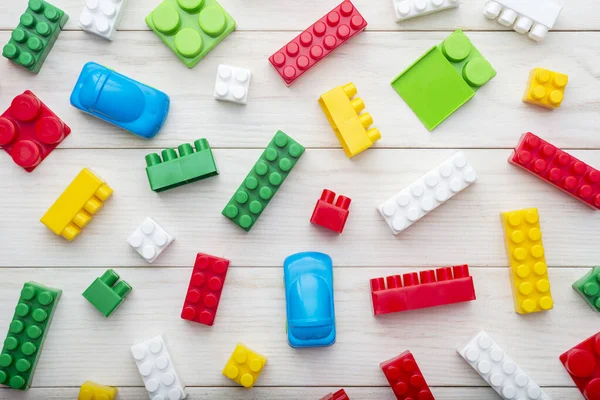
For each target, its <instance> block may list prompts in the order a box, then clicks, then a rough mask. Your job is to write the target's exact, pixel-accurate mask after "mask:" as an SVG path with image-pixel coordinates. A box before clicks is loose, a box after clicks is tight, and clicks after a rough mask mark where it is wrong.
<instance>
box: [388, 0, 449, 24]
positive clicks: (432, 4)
mask: <svg viewBox="0 0 600 400" xmlns="http://www.w3.org/2000/svg"><path fill="white" fill-rule="evenodd" d="M460 2H461V0H392V4H393V5H394V11H395V12H396V22H400V21H404V20H407V19H410V18H415V17H420V16H422V15H427V14H433V13H436V12H438V11H442V10H447V9H449V8H455V7H458V5H459V4H460Z"/></svg>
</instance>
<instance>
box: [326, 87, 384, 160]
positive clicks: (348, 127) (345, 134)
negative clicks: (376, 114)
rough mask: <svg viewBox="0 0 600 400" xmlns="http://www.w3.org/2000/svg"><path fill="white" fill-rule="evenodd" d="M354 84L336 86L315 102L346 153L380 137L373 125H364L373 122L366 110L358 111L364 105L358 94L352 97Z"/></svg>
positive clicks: (354, 150)
mask: <svg viewBox="0 0 600 400" xmlns="http://www.w3.org/2000/svg"><path fill="white" fill-rule="evenodd" d="M355 95H356V86H354V84H353V83H348V84H347V85H345V86H338V87H336V88H334V89H333V90H330V91H329V92H327V93H325V94H324V95H322V96H321V97H320V98H319V104H320V105H321V108H322V109H323V112H324V113H325V116H327V119H328V120H329V124H330V125H331V127H332V128H333V131H334V132H335V135H336V136H337V138H338V140H339V141H340V144H341V145H342V148H343V149H344V152H345V153H346V156H347V157H348V158H350V157H353V156H355V155H357V154H358V153H361V152H363V151H365V150H366V149H368V148H369V147H371V146H372V145H373V143H375V142H376V141H378V140H379V139H381V133H379V130H378V129H376V128H372V129H369V130H368V131H367V129H368V128H369V126H371V125H372V124H373V118H371V115H370V114H369V113H363V114H360V115H359V113H360V112H361V111H362V110H363V109H364V108H365V103H364V102H363V101H362V99H361V98H359V97H356V98H354V99H353V100H351V99H352V98H353V97H354V96H355Z"/></svg>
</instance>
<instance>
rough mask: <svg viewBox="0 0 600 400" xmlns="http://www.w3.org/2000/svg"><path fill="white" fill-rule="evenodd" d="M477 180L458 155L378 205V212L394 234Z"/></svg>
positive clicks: (463, 156) (464, 159)
mask: <svg viewBox="0 0 600 400" xmlns="http://www.w3.org/2000/svg"><path fill="white" fill-rule="evenodd" d="M475 180H477V173H476V172H475V170H474V169H473V167H472V166H471V164H469V162H468V161H467V158H466V157H465V155H464V154H463V153H462V152H458V153H456V154H455V155H453V156H452V157H450V158H449V159H447V160H446V161H444V162H443V163H442V164H441V165H440V166H438V167H437V168H434V169H432V170H431V171H429V172H428V173H427V174H426V175H425V176H423V177H422V178H419V179H417V180H416V181H415V182H414V183H413V184H412V185H410V186H408V187H406V188H404V189H403V190H402V191H401V192H400V193H398V194H397V195H395V196H393V197H392V198H390V199H388V200H387V201H386V202H385V203H383V204H380V205H379V213H380V214H381V216H382V217H383V219H385V222H387V224H388V225H389V226H390V228H391V229H392V232H393V233H394V235H397V234H398V233H400V232H402V231H403V230H405V229H407V228H408V227H409V226H411V225H412V224H414V223H415V222H417V221H418V220H420V219H421V218H423V217H424V216H425V215H427V214H429V213H430V212H431V211H433V210H435V209H436V208H437V207H439V206H440V205H441V204H444V203H445V202H446V201H448V200H449V199H450V198H452V197H453V196H454V195H455V194H456V193H458V192H460V191H462V190H464V189H466V188H467V187H469V186H470V185H471V184H472V183H473V182H475Z"/></svg>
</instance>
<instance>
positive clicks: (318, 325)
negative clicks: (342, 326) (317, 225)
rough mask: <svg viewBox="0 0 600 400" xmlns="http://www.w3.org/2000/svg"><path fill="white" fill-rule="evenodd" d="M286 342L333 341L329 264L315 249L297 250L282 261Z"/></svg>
mask: <svg viewBox="0 0 600 400" xmlns="http://www.w3.org/2000/svg"><path fill="white" fill-rule="evenodd" d="M283 281H284V285H285V299H286V311H287V333H288V342H289V344H290V346H292V347H323V346H331V345H332V344H334V343H335V308H334V305H333V265H332V262H331V257H329V256H328V255H327V254H323V253H317V252H306V253H297V254H293V255H291V256H289V257H288V258H286V259H285V261H284V263H283Z"/></svg>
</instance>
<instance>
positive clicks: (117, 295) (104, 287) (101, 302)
mask: <svg viewBox="0 0 600 400" xmlns="http://www.w3.org/2000/svg"><path fill="white" fill-rule="evenodd" d="M118 281H119V274H117V273H116V272H115V271H113V270H112V269H108V270H106V272H105V273H104V274H103V275H102V276H101V277H100V278H96V280H95V281H94V282H92V284H91V285H90V286H89V287H88V288H87V289H86V290H85V292H83V297H84V298H85V299H86V300H87V301H89V302H90V303H91V304H92V305H93V306H94V307H96V309H97V310H98V311H100V312H101V313H102V315H104V316H105V317H107V318H108V317H110V315H111V314H112V313H113V311H115V310H116V309H117V307H119V306H120V305H121V303H122V302H123V300H125V297H127V295H128V294H129V292H131V286H129V284H128V283H127V282H125V281H120V282H118Z"/></svg>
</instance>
